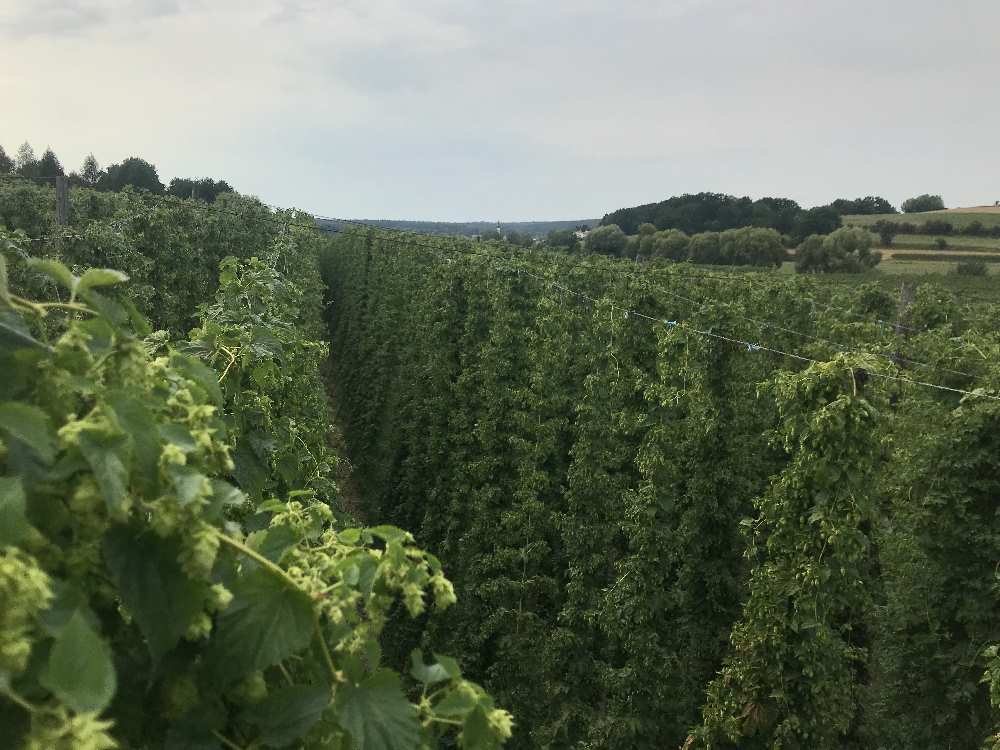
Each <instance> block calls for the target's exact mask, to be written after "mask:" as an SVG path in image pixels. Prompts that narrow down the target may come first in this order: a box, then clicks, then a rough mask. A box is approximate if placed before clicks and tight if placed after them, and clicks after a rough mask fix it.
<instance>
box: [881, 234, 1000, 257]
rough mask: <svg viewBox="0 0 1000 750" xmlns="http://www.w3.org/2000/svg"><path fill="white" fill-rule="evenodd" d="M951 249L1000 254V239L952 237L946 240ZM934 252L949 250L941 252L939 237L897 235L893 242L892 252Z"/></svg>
mask: <svg viewBox="0 0 1000 750" xmlns="http://www.w3.org/2000/svg"><path fill="white" fill-rule="evenodd" d="M944 240H945V242H947V243H948V247H949V248H953V249H957V250H961V251H962V252H963V253H964V252H1000V238H994V237H964V236H962V235H951V236H948V237H945V238H944ZM904 248H907V249H909V250H911V251H912V250H923V249H927V250H933V251H934V252H947V249H946V250H944V251H940V250H938V248H937V237H932V236H930V235H927V234H897V235H896V238H895V239H894V240H893V241H892V247H891V248H890V251H891V250H903V249H904Z"/></svg>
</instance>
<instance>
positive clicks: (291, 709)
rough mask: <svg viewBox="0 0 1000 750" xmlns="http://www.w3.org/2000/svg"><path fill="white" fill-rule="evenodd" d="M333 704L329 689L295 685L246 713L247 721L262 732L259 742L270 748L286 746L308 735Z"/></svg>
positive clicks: (271, 696) (276, 693)
mask: <svg viewBox="0 0 1000 750" xmlns="http://www.w3.org/2000/svg"><path fill="white" fill-rule="evenodd" d="M329 705H330V689H329V688H327V687H323V686H314V685H292V686H291V687H287V688H284V689H283V690H279V691H277V692H273V693H271V694H270V695H269V696H268V697H267V698H266V699H265V700H264V701H262V702H261V703H258V704H257V705H255V706H253V707H252V708H250V709H247V711H245V712H244V720H245V721H246V722H247V723H249V724H252V725H254V726H256V727H258V728H259V729H260V738H259V739H260V741H261V742H263V743H264V744H265V745H268V746H269V747H287V746H288V745H290V744H291V743H292V742H294V741H295V740H297V739H298V738H299V737H301V736H302V735H304V734H305V733H306V732H308V731H309V730H310V729H311V728H312V726H313V725H314V724H315V723H316V722H317V721H319V720H320V717H322V715H323V711H325V710H326V707H327V706H329Z"/></svg>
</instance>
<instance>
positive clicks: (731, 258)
mask: <svg viewBox="0 0 1000 750" xmlns="http://www.w3.org/2000/svg"><path fill="white" fill-rule="evenodd" d="M787 239H788V238H787V237H783V236H782V235H781V234H779V233H778V232H777V230H774V229H767V228H761V227H741V228H739V229H727V230H725V231H723V232H699V233H698V234H695V235H688V234H687V233H686V232H683V231H681V230H680V229H665V230H662V231H658V230H657V229H656V227H655V226H654V225H653V224H650V223H645V224H641V225H640V226H639V232H638V234H636V235H635V236H632V237H629V236H628V235H626V234H625V232H624V231H622V229H621V227H619V226H617V225H615V224H608V225H605V226H601V227H598V228H597V229H595V230H593V231H592V232H590V233H589V234H587V236H586V238H585V239H584V240H583V241H582V242H581V240H580V239H579V238H578V237H577V236H576V235H575V234H574V233H572V232H552V233H550V234H549V236H548V237H547V239H546V244H547V245H549V246H550V247H553V248H557V249H561V250H565V251H569V252H580V251H585V252H588V253H594V254H598V255H607V256H610V257H617V258H632V257H635V258H637V259H643V260H665V261H670V262H675V263H676V262H685V261H686V262H691V263H698V264H701V265H711V266H760V267H771V268H777V267H780V266H781V264H782V263H784V262H785V261H787V260H794V261H795V270H796V271H797V272H798V273H861V272H863V271H867V270H869V269H871V268H873V267H874V266H876V265H878V263H879V262H880V261H881V259H882V255H881V253H879V252H878V251H874V250H873V249H872V247H873V245H874V242H875V235H873V234H872V233H871V232H869V231H868V230H866V229H862V228H858V227H840V228H838V229H835V230H834V231H832V232H830V233H829V234H820V233H816V234H811V235H809V236H808V237H806V238H805V239H804V240H802V242H800V243H799V244H798V246H797V249H796V252H795V254H794V255H792V254H790V253H789V251H788V249H787V247H786V244H787Z"/></svg>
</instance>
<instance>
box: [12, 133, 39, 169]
mask: <svg viewBox="0 0 1000 750" xmlns="http://www.w3.org/2000/svg"><path fill="white" fill-rule="evenodd" d="M14 171H15V172H17V174H19V175H21V176H22V177H36V176H37V175H38V157H37V156H35V149H33V148H32V147H31V144H30V143H28V142H27V141H25V142H24V143H22V144H21V145H20V146H19V147H18V149H17V156H16V157H15V159H14Z"/></svg>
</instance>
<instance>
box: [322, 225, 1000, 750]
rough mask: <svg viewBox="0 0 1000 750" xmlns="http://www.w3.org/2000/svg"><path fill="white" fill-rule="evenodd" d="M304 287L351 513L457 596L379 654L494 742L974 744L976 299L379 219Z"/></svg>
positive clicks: (335, 249)
mask: <svg viewBox="0 0 1000 750" xmlns="http://www.w3.org/2000/svg"><path fill="white" fill-rule="evenodd" d="M324 276H325V278H326V281H327V283H328V285H329V292H328V294H329V297H330V305H329V309H330V326H331V328H330V330H331V341H332V345H333V358H332V360H333V364H334V376H335V379H336V382H337V386H338V392H339V398H338V404H339V409H340V416H341V418H342V419H343V422H344V425H345V430H346V434H347V444H348V445H349V446H350V447H351V451H352V456H351V458H352V462H353V463H354V465H355V466H356V469H357V473H358V476H359V478H360V480H361V484H362V487H363V489H364V494H365V497H366V498H367V501H368V505H367V508H368V512H369V513H370V514H371V517H372V519H373V520H375V521H378V522H386V523H398V524H401V525H405V526H406V527H407V528H411V529H413V530H414V532H415V534H416V536H417V539H418V542H419V543H420V544H423V545H425V546H429V547H431V548H433V549H435V551H437V552H438V553H439V554H440V555H441V556H442V559H445V560H447V563H448V569H449V571H450V573H451V574H452V580H453V581H454V584H455V588H456V593H457V595H458V603H457V604H456V606H455V607H454V608H453V610H451V611H449V614H448V616H447V617H438V616H436V615H434V614H433V613H429V614H428V615H426V616H425V617H423V618H421V619H419V620H416V621H412V622H397V623H395V624H394V625H393V626H392V627H390V629H389V630H388V631H387V635H386V639H385V640H384V644H383V645H384V647H385V649H386V651H387V652H392V653H396V654H405V653H407V652H408V651H409V650H410V649H411V648H413V647H414V646H419V645H424V644H426V643H429V642H435V643H441V644H445V645H446V647H447V649H448V650H449V652H451V653H453V654H456V655H457V656H459V657H460V658H461V660H462V662H463V663H464V664H466V665H468V670H469V674H470V676H472V677H473V679H477V680H480V681H481V682H482V683H483V684H484V686H485V687H486V688H487V689H488V690H489V691H490V692H491V693H492V694H493V695H495V696H497V699H498V700H500V701H501V702H502V703H503V704H504V705H509V706H511V707H512V709H513V710H514V712H515V714H516V715H517V716H518V717H519V722H518V725H517V727H515V730H514V732H515V733H514V736H513V738H512V745H513V746H515V747H553V748H580V747H621V748H644V749H645V748H649V749H650V750H651V749H652V748H661V747H678V746H681V745H683V744H686V745H687V747H706V748H734V747H739V748H758V747H759V748H774V747H783V748H792V747H816V748H831V749H832V748H845V747H858V748H861V747H886V748H889V747H891V748H911V747H912V748H917V747H949V746H951V747H959V746H961V747H978V746H980V745H982V744H983V743H984V742H986V741H990V738H991V737H992V736H993V732H994V724H995V716H996V708H995V707H994V706H993V705H992V703H991V687H990V685H991V683H988V682H983V679H984V676H986V677H987V678H988V679H990V680H993V682H992V684H993V685H994V686H995V684H996V677H995V675H996V663H997V662H996V660H995V651H994V650H990V648H989V645H990V644H993V643H996V642H997V641H998V640H1000V628H998V627H997V625H996V622H997V619H996V613H997V608H998V606H1000V597H998V596H997V593H996V591H997V589H996V579H995V565H996V560H997V559H1000V542H998V540H1000V525H998V524H1000V522H998V520H997V517H996V514H995V513H994V509H993V508H992V506H991V504H990V502H989V499H988V498H990V497H996V495H997V492H998V491H1000V475H998V472H997V467H996V458H995V438H996V435H997V434H1000V433H998V432H997V431H996V427H997V426H998V425H997V418H998V417H1000V409H998V407H997V405H998V403H1000V402H998V401H997V400H995V399H994V398H990V397H991V396H993V397H995V396H997V395H998V386H1000V380H998V378H1000V370H998V362H1000V340H998V338H997V335H996V333H995V325H994V324H995V321H996V315H997V312H998V311H997V310H996V306H992V307H990V306H983V307H981V308H976V309H973V308H966V307H963V306H962V305H961V304H960V303H959V302H958V301H956V300H955V299H953V298H952V297H950V296H949V295H948V294H947V293H945V292H943V290H940V289H938V288H935V287H934V286H932V285H923V286H921V287H920V288H919V289H918V290H917V293H916V299H915V301H914V303H913V305H912V307H911V308H910V310H909V313H908V317H907V319H906V321H905V323H906V329H905V330H906V334H905V335H902V334H900V333H898V332H897V331H896V329H894V328H893V327H892V326H889V325H886V324H885V322H884V321H885V320H886V319H887V318H891V317H892V316H893V315H894V313H895V308H896V302H895V300H894V298H893V297H892V296H891V295H889V294H887V293H886V292H885V291H883V290H882V289H881V288H879V287H878V286H877V285H875V284H864V285H859V286H858V287H857V288H851V287H848V286H840V285H837V286H833V287H831V286H828V285H823V284H821V283H820V282H818V281H816V280H815V279H813V278H812V277H810V276H809V275H805V274H803V275H797V276H791V277H777V276H775V275H773V274H755V275H752V276H746V277H743V276H740V277H736V276H732V275H713V274H708V273H700V274H699V273H696V272H695V270H694V269H690V268H689V267H676V266H673V265H658V264H645V265H643V264H635V263H628V262H623V261H616V260H610V259H605V258H601V257H597V256H584V257H579V256H577V257H573V256H563V255H555V254H552V253H549V252H544V251H543V252H530V251H529V252H524V251H518V252H516V253H512V252H510V251H508V250H507V249H506V248H504V247H502V246H498V245H491V244H488V243H479V244H471V243H463V242H461V241H453V240H442V239H431V238H417V237H413V236H410V235H400V234H398V233H386V232H377V231H355V232H348V233H345V234H343V235H340V236H339V237H338V238H337V239H336V240H334V241H333V243H332V244H331V246H330V248H329V250H328V251H327V252H326V253H325V254H324ZM637 312H641V313H642V316H639V315H636V313H637ZM734 342H735V343H734ZM746 342H750V343H749V344H747V343H746ZM761 345H764V346H766V347H767V348H768V349H772V350H776V352H777V353H775V351H771V352H768V351H765V350H764V349H762V348H761ZM781 352H790V353H794V354H796V355H797V356H799V357H805V358H808V359H811V360H815V362H808V361H806V362H803V360H802V359H794V358H791V357H786V356H784V355H782V354H781ZM914 363H920V367H921V368H923V369H916V368H918V365H917V364H914ZM900 367H902V368H903V369H900ZM928 368H929V369H928ZM897 378H906V379H909V380H922V381H933V382H935V383H938V384H942V385H945V386H947V387H954V388H959V389H962V390H969V391H976V392H975V393H974V394H973V395H970V396H965V397H964V399H963V397H962V396H961V395H960V394H954V393H949V392H947V391H940V390H936V389H931V388H927V387H922V386H918V385H914V384H912V383H908V382H906V381H905V380H904V381H901V380H898V379H897ZM977 389H979V390H977ZM928 425H932V426H933V428H928ZM963 538H964V539H974V540H975V541H974V543H973V544H968V543H966V542H963V541H960V540H961V539H963ZM987 670H989V671H988V672H987ZM993 690H994V692H995V687H994V688H993Z"/></svg>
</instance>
